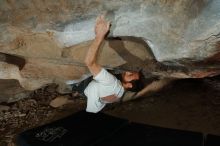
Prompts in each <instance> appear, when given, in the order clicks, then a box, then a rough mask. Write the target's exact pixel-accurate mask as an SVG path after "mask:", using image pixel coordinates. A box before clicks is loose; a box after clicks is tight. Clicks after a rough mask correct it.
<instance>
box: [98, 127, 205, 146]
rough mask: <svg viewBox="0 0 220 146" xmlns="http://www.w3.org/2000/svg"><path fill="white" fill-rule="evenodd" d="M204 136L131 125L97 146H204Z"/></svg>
mask: <svg viewBox="0 0 220 146" xmlns="http://www.w3.org/2000/svg"><path fill="white" fill-rule="evenodd" d="M202 144H203V134H202V133H197V132H189V131H182V130H175V129H168V128H160V127H155V126H149V125H144V124H137V123H131V124H129V125H127V126H125V127H123V128H121V129H120V130H119V131H117V132H116V133H114V134H113V135H112V136H111V137H108V139H105V141H102V142H100V143H99V144H97V145H95V146H126V145H127V146H128V145H129V146H203V145H202Z"/></svg>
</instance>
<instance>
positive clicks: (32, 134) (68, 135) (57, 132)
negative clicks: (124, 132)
mask: <svg viewBox="0 0 220 146" xmlns="http://www.w3.org/2000/svg"><path fill="white" fill-rule="evenodd" d="M127 122H128V121H127V120H122V119H119V118H115V117H112V116H109V115H106V114H103V113H98V114H93V113H87V112H85V111H81V112H78V113H76V114H74V115H72V116H69V117H67V118H64V119H61V120H58V121H55V122H53V123H50V124H47V125H44V126H41V127H37V128H34V129H31V130H28V131H25V132H23V133H21V134H19V135H18V137H17V144H18V145H19V146H89V145H91V144H93V143H96V142H97V141H99V140H102V139H104V138H105V137H107V136H108V135H110V134H111V133H113V132H115V131H116V130H118V129H119V128H120V127H122V126H123V125H125V124H126V123H127Z"/></svg>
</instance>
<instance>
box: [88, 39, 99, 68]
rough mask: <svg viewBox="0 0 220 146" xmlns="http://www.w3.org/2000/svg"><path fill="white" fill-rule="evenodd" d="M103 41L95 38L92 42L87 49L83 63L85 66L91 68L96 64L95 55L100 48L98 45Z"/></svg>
mask: <svg viewBox="0 0 220 146" xmlns="http://www.w3.org/2000/svg"><path fill="white" fill-rule="evenodd" d="M102 41H103V38H101V37H96V38H95V39H94V41H93V42H92V44H91V46H90V47H89V50H88V52H87V55H86V58H85V63H86V65H87V66H91V65H93V64H96V63H97V62H96V61H97V54H98V50H99V48H100V45H101V43H102Z"/></svg>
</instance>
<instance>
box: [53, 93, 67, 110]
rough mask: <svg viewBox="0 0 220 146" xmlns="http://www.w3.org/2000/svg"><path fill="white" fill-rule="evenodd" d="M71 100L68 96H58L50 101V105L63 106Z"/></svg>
mask: <svg viewBox="0 0 220 146" xmlns="http://www.w3.org/2000/svg"><path fill="white" fill-rule="evenodd" d="M68 102H69V100H68V97H67V96H58V97H56V98H55V99H53V100H52V101H51V102H50V106H52V107H54V108H58V107H61V106H63V105H65V104H67V103H68Z"/></svg>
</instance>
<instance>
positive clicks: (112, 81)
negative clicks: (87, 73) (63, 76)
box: [84, 68, 124, 113]
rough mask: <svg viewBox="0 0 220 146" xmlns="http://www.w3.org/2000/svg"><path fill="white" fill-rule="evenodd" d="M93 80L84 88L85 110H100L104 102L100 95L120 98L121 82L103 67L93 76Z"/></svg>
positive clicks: (94, 111)
mask: <svg viewBox="0 0 220 146" xmlns="http://www.w3.org/2000/svg"><path fill="white" fill-rule="evenodd" d="M93 79H94V80H93V81H91V82H90V83H89V85H88V86H87V87H86V89H85V90H84V94H85V95H86V96H87V108H86V111H87V112H92V113H97V112H99V111H100V110H102V109H103V108H104V107H105V105H106V103H107V102H105V101H103V100H102V99H101V97H106V96H109V95H115V96H116V97H118V98H121V97H122V95H123V93H124V88H123V86H122V84H121V82H120V81H119V80H118V79H117V78H116V77H115V76H113V75H112V74H110V73H109V72H108V71H107V70H105V69H104V68H102V69H101V71H100V72H99V73H98V74H97V75H96V76H95V77H94V78H93Z"/></svg>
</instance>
